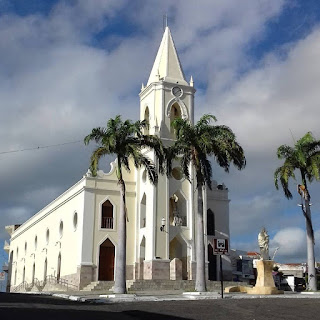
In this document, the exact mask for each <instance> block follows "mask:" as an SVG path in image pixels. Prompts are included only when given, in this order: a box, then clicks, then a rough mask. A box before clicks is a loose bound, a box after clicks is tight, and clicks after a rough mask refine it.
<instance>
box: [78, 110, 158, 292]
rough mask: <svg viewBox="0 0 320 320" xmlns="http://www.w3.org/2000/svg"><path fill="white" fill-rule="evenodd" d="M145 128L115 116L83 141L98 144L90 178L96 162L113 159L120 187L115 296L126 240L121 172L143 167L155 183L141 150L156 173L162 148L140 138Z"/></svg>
mask: <svg viewBox="0 0 320 320" xmlns="http://www.w3.org/2000/svg"><path fill="white" fill-rule="evenodd" d="M146 127H148V123H147V122H146V121H145V120H143V121H136V122H132V121H130V120H126V121H124V122H123V121H122V120H121V117H120V116H119V115H118V116H116V117H115V118H114V119H110V120H109V121H108V122H107V127H106V128H95V129H92V132H91V133H90V134H89V135H87V136H86V137H85V139H84V143H85V144H86V145H87V144H88V143H89V142H90V141H95V142H96V143H98V147H97V148H96V149H95V150H94V151H93V153H92V155H91V164H90V169H91V172H92V175H93V176H96V172H97V170H98V164H99V160H100V159H101V158H102V157H103V156H105V155H116V157H117V168H116V174H117V178H118V184H119V187H120V212H119V217H118V247H117V255H116V264H117V268H116V271H115V284H114V292H115V293H126V239H127V227H126V219H127V218H128V217H127V208H126V186H125V181H124V180H123V175H122V170H123V168H125V169H126V170H127V171H130V162H131V161H133V164H134V166H135V167H136V168H140V167H144V168H145V169H146V171H147V173H148V176H149V180H150V181H151V183H153V184H156V183H157V182H158V174H157V170H156V167H155V164H154V163H153V162H152V161H151V160H150V159H149V158H148V157H146V156H145V155H144V154H143V153H142V149H144V148H149V149H151V150H154V152H155V155H156V158H157V159H158V160H159V169H160V171H161V170H162V159H163V156H162V155H163V151H162V144H161V141H160V140H159V138H158V137H156V136H149V135H143V134H142V130H143V129H144V128H146Z"/></svg>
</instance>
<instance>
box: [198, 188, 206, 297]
mask: <svg viewBox="0 0 320 320" xmlns="http://www.w3.org/2000/svg"><path fill="white" fill-rule="evenodd" d="M203 190H204V187H203V186H202V185H199V184H198V213H197V230H196V233H197V241H196V258H197V269H196V286H195V289H196V291H198V292H204V291H207V287H206V279H205V250H204V228H203V198H202V194H203Z"/></svg>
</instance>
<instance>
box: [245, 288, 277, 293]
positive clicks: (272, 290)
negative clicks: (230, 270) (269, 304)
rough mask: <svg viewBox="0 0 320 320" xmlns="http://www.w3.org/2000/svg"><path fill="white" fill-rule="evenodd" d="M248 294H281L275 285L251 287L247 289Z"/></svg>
mask: <svg viewBox="0 0 320 320" xmlns="http://www.w3.org/2000/svg"><path fill="white" fill-rule="evenodd" d="M247 293H248V294H283V291H282V290H278V288H277V287H253V288H248V289H247Z"/></svg>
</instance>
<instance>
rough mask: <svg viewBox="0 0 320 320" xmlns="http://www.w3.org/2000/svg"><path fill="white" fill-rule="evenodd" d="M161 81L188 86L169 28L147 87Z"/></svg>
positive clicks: (166, 30) (165, 33)
mask: <svg viewBox="0 0 320 320" xmlns="http://www.w3.org/2000/svg"><path fill="white" fill-rule="evenodd" d="M159 79H160V80H164V81H167V82H172V83H179V84H184V85H188V83H187V81H186V79H185V76H184V73H183V70H182V67H181V64H180V61H179V57H178V54H177V51H176V48H175V45H174V42H173V40H172V36H171V32H170V29H169V27H168V26H167V27H166V29H165V31H164V34H163V37H162V40H161V43H160V47H159V50H158V53H157V56H156V60H155V61H154V64H153V67H152V70H151V73H150V76H149V80H148V83H147V86H148V85H149V84H150V83H152V82H158V81H159Z"/></svg>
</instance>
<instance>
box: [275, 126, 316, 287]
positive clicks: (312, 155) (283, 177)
mask: <svg viewBox="0 0 320 320" xmlns="http://www.w3.org/2000/svg"><path fill="white" fill-rule="evenodd" d="M277 156H278V158H279V159H281V160H284V164H283V165H282V166H281V167H279V168H278V169H276V171H275V173H274V183H275V186H276V188H277V189H279V181H280V183H281V186H282V189H283V191H284V194H285V196H286V197H287V198H288V199H291V198H292V194H291V192H290V190H289V179H290V178H293V179H294V180H295V179H296V176H295V171H296V170H297V171H299V172H300V175H301V183H302V184H298V192H299V194H300V196H301V209H302V213H303V215H304V217H305V219H306V230H307V255H308V274H309V276H308V290H312V291H316V290H317V283H316V272H315V258H314V234H313V227H312V220H311V210H310V194H309V190H308V185H307V181H308V182H312V181H313V180H314V179H316V180H319V179H320V176H319V168H320V140H316V139H315V138H314V137H313V136H312V133H311V132H308V133H306V134H305V135H304V136H303V137H302V138H301V139H300V140H298V141H297V142H296V143H295V145H294V147H293V148H292V147H290V146H287V145H282V146H280V147H279V148H278V150H277Z"/></svg>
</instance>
